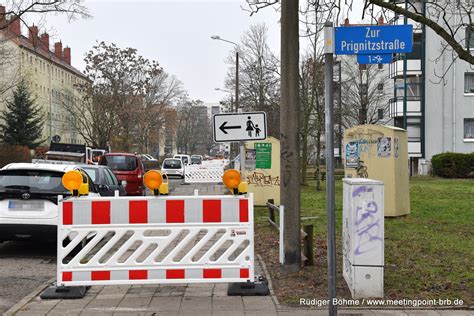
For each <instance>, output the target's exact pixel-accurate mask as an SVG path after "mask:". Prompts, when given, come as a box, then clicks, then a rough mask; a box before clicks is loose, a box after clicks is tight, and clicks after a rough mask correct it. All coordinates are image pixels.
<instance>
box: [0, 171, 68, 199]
mask: <svg viewBox="0 0 474 316" xmlns="http://www.w3.org/2000/svg"><path fill="white" fill-rule="evenodd" d="M63 175H64V173H63V172H57V171H48V170H0V190H15V189H16V190H28V191H30V192H54V193H61V194H63V193H65V192H67V190H66V189H65V188H64V187H63V185H62V182H61V179H62V177H63Z"/></svg>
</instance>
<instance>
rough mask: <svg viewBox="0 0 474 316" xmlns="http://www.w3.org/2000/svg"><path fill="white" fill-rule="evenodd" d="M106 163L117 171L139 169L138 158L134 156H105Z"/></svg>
mask: <svg viewBox="0 0 474 316" xmlns="http://www.w3.org/2000/svg"><path fill="white" fill-rule="evenodd" d="M104 158H105V164H106V165H107V166H108V167H109V168H110V169H112V170H115V171H133V170H135V169H137V159H136V158H135V157H133V156H119V155H117V156H105V157H104Z"/></svg>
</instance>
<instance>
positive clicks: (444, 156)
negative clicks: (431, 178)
mask: <svg viewBox="0 0 474 316" xmlns="http://www.w3.org/2000/svg"><path fill="white" fill-rule="evenodd" d="M431 165H432V167H433V175H436V176H440V177H444V178H469V177H472V176H474V153H470V154H461V153H450V152H447V153H441V154H437V155H434V156H433V157H432V158H431Z"/></svg>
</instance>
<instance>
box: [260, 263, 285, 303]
mask: <svg viewBox="0 0 474 316" xmlns="http://www.w3.org/2000/svg"><path fill="white" fill-rule="evenodd" d="M257 258H258V261H260V264H261V265H262V270H263V273H265V276H266V277H267V281H268V289H269V290H270V295H271V298H272V301H273V303H274V304H275V307H276V309H277V310H280V309H281V307H282V306H281V305H280V302H279V301H278V297H277V296H276V295H275V291H274V290H273V282H272V278H271V276H270V273H269V272H268V269H267V265H266V264H265V261H263V259H262V256H260V255H259V254H257Z"/></svg>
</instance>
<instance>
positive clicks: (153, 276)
mask: <svg viewBox="0 0 474 316" xmlns="http://www.w3.org/2000/svg"><path fill="white" fill-rule="evenodd" d="M61 276H62V281H63V282H80V281H124V280H160V279H161V280H163V279H166V280H172V279H176V280H179V279H224V278H226V279H248V278H249V276H250V270H249V269H248V268H223V269H216V268H213V269H167V270H165V269H153V270H105V271H62V274H61Z"/></svg>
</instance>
